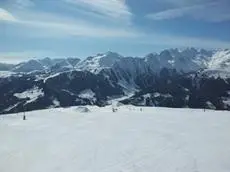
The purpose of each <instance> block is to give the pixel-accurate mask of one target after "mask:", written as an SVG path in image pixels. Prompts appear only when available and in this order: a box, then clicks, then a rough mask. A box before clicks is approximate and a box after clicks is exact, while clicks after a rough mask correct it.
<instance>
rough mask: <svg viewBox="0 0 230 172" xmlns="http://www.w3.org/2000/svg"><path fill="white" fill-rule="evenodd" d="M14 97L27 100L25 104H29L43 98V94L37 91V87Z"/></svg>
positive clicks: (40, 90)
mask: <svg viewBox="0 0 230 172" xmlns="http://www.w3.org/2000/svg"><path fill="white" fill-rule="evenodd" d="M14 96H15V97H17V98H19V99H25V98H29V99H30V100H28V101H27V103H31V102H33V101H35V100H36V99H38V98H39V97H41V96H44V92H43V91H42V89H39V88H38V87H34V88H32V89H29V90H26V91H24V92H22V93H15V94H14Z"/></svg>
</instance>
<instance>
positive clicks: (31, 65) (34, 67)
mask: <svg viewBox="0 0 230 172" xmlns="http://www.w3.org/2000/svg"><path fill="white" fill-rule="evenodd" d="M43 70H45V67H44V66H43V65H42V64H41V63H40V62H39V61H38V60H29V61H27V62H23V63H19V64H18V65H16V66H15V67H14V68H13V71H14V72H33V71H43Z"/></svg>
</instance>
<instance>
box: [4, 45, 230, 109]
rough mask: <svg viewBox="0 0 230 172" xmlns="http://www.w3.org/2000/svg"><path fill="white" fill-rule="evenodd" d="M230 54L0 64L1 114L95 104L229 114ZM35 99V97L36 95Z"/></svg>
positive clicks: (168, 53)
mask: <svg viewBox="0 0 230 172" xmlns="http://www.w3.org/2000/svg"><path fill="white" fill-rule="evenodd" d="M229 94H230V50H228V49H225V50H204V49H195V48H187V49H168V50H164V51H162V52H160V53H151V54H148V55H146V56H145V57H124V56H122V55H120V54H118V53H114V52H107V53H103V54H97V55H95V56H90V57H88V58H86V59H84V60H82V61H81V60H80V59H78V58H66V59H51V58H44V59H32V60H29V61H27V62H22V63H19V64H16V65H11V64H10V65H9V64H3V63H1V64H0V96H1V97H2V99H1V100H0V113H10V112H15V111H23V110H24V109H25V108H26V109H27V110H33V109H43V108H49V107H60V106H62V107H63V106H72V105H86V104H96V105H99V106H103V105H106V104H108V102H109V100H110V99H112V98H114V97H122V96H127V95H132V96H129V98H127V99H123V100H122V101H121V102H122V103H125V104H134V105H139V106H167V107H191V108H204V107H207V108H212V109H226V110H230V95H229ZM32 95H33V96H32Z"/></svg>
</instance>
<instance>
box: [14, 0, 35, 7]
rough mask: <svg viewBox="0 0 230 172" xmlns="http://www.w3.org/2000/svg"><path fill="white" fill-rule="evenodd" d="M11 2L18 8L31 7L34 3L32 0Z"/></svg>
mask: <svg viewBox="0 0 230 172" xmlns="http://www.w3.org/2000/svg"><path fill="white" fill-rule="evenodd" d="M11 3H12V4H15V6H17V7H19V8H26V7H31V6H34V5H35V4H34V2H33V1H32V0H13V2H11Z"/></svg>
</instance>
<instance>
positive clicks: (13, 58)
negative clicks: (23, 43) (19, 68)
mask: <svg viewBox="0 0 230 172" xmlns="http://www.w3.org/2000/svg"><path fill="white" fill-rule="evenodd" d="M44 57H56V58H59V56H57V55H56V54H55V53H54V52H50V51H38V50H36V51H12V52H0V62H1V63H11V64H15V63H19V62H22V61H26V60H28V59H36V58H44Z"/></svg>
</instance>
